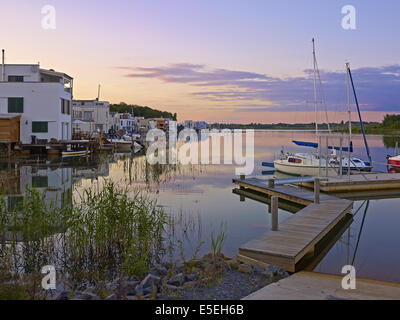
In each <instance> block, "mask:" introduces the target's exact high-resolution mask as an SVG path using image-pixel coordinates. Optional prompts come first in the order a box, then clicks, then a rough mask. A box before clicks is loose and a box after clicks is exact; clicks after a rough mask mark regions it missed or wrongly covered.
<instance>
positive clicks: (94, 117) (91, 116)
mask: <svg viewBox="0 0 400 320" xmlns="http://www.w3.org/2000/svg"><path fill="white" fill-rule="evenodd" d="M72 111H73V117H72V118H73V130H74V133H82V134H88V135H91V134H92V133H93V132H99V131H102V132H108V130H109V129H110V103H109V102H107V101H98V100H97V99H95V100H74V101H72Z"/></svg>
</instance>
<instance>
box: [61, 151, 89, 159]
mask: <svg viewBox="0 0 400 320" xmlns="http://www.w3.org/2000/svg"><path fill="white" fill-rule="evenodd" d="M89 153H90V151H87V150H66V151H62V152H61V156H62V157H63V158H68V157H82V156H86V155H88V154H89Z"/></svg>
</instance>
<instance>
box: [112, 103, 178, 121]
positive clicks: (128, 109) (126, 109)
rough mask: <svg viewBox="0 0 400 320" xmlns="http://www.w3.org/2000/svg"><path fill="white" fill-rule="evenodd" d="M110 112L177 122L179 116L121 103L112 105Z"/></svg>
mask: <svg viewBox="0 0 400 320" xmlns="http://www.w3.org/2000/svg"><path fill="white" fill-rule="evenodd" d="M110 112H118V113H131V114H134V115H135V117H144V118H145V119H149V118H170V119H172V120H175V121H176V120H177V114H176V113H171V112H167V111H160V110H157V109H153V108H150V107H147V106H138V105H136V104H126V103H125V102H120V103H119V104H111V105H110Z"/></svg>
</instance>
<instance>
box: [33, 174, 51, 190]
mask: <svg viewBox="0 0 400 320" xmlns="http://www.w3.org/2000/svg"><path fill="white" fill-rule="evenodd" d="M48 186H49V177H47V176H33V177H32V187H33V188H47V187H48Z"/></svg>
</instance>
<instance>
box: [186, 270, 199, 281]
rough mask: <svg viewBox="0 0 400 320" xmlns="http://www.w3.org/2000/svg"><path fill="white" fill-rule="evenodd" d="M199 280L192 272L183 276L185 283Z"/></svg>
mask: <svg viewBox="0 0 400 320" xmlns="http://www.w3.org/2000/svg"><path fill="white" fill-rule="evenodd" d="M199 278H200V277H199V275H198V274H197V273H195V272H193V273H191V274H187V275H186V276H185V281H189V282H191V281H197V280H199Z"/></svg>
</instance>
